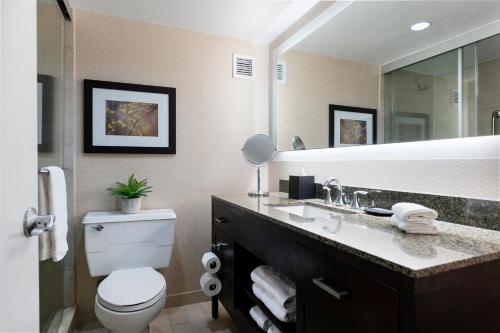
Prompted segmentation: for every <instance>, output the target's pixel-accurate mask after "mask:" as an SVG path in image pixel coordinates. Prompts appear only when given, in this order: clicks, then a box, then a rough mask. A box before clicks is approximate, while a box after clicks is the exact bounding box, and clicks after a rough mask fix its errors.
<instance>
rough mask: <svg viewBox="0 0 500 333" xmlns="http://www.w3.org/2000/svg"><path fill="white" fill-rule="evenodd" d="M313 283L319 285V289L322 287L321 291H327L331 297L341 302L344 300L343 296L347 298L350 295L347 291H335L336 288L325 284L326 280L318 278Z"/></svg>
mask: <svg viewBox="0 0 500 333" xmlns="http://www.w3.org/2000/svg"><path fill="white" fill-rule="evenodd" d="M312 281H313V283H314V284H315V285H317V286H318V287H320V288H321V289H323V290H324V291H326V292H327V293H329V294H330V295H332V296H333V297H335V298H336V299H338V300H340V299H341V298H342V296H347V295H348V294H349V293H348V292H347V291H345V290H340V291H339V290H337V289H335V288H334V287H332V286H330V285H328V284H326V283H325V282H324V281H325V278H322V277H318V278H314V279H313V280H312Z"/></svg>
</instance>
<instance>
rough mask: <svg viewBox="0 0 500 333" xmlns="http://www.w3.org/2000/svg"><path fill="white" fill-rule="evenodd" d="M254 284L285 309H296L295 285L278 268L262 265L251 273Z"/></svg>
mask: <svg viewBox="0 0 500 333" xmlns="http://www.w3.org/2000/svg"><path fill="white" fill-rule="evenodd" d="M250 278H251V279H252V281H253V282H255V283H257V284H258V285H259V286H261V287H262V288H264V289H265V291H266V292H267V293H268V294H270V295H271V297H273V298H274V299H275V300H276V302H277V303H278V304H279V305H281V306H282V307H284V308H285V309H291V308H295V304H296V298H297V289H296V287H295V283H294V282H293V281H292V280H290V279H289V278H288V277H286V276H285V275H284V274H283V273H281V272H280V271H278V270H277V269H276V268H274V267H272V266H269V265H262V266H258V267H257V268H255V269H254V270H253V271H252V273H250Z"/></svg>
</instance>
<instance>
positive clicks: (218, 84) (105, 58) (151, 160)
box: [75, 11, 269, 323]
mask: <svg viewBox="0 0 500 333" xmlns="http://www.w3.org/2000/svg"><path fill="white" fill-rule="evenodd" d="M75 24H76V117H75V131H76V136H75V139H76V141H75V148H76V160H75V191H76V193H75V195H76V197H75V204H76V217H77V221H80V220H81V219H82V217H83V216H84V215H85V214H86V213H87V212H90V211H106V210H114V209H116V208H117V201H116V200H115V199H113V198H112V197H110V195H109V193H108V192H107V191H106V188H108V187H109V186H110V185H112V184H113V182H115V181H120V180H124V179H125V178H126V177H127V176H128V175H129V173H131V172H135V173H136V176H137V177H139V178H149V180H150V183H151V185H152V186H153V193H152V194H151V195H150V196H149V197H148V198H146V199H145V200H143V206H144V208H145V209H148V208H173V209H174V210H175V212H176V213H177V217H178V218H177V222H176V234H175V246H174V251H173V257H172V261H171V263H170V267H168V268H166V269H163V270H161V272H162V273H163V274H164V276H165V277H166V280H167V286H168V289H167V294H168V297H167V305H168V304H169V302H172V301H175V300H176V299H177V300H179V299H188V301H190V300H194V299H196V296H197V295H198V297H199V295H200V293H199V292H198V291H199V289H200V286H199V277H200V275H201V274H202V266H201V263H200V258H201V255H202V253H203V252H204V251H206V250H207V248H208V245H209V243H210V228H211V223H210V195H211V194H224V193H235V192H246V191H247V190H249V189H250V188H252V187H253V185H254V184H253V183H252V182H253V181H254V179H255V177H254V172H255V170H254V168H252V167H251V166H249V165H248V164H247V163H246V162H245V161H244V160H243V158H242V156H241V151H240V149H241V147H242V145H243V143H244V141H245V139H246V138H248V137H249V136H251V135H252V134H255V133H266V132H267V130H268V105H267V101H268V78H267V70H268V52H269V51H268V47H267V46H265V45H262V44H255V43H251V42H247V41H242V40H237V39H231V38H226V37H220V36H215V35H210V34H205V33H199V32H192V31H187V30H182V29H177V28H169V27H165V26H161V25H157V24H151V23H144V22H139V21H134V20H129V19H123V18H117V17H111V16H105V15H99V14H93V13H89V12H83V11H76V17H75ZM233 52H235V53H242V54H248V55H252V56H255V58H256V66H257V67H256V75H257V78H256V80H255V81H252V80H236V79H233V78H232V67H231V66H232V53H233ZM83 79H96V80H106V81H117V82H128V83H137V84H150V85H159V86H167V87H175V88H176V89H177V154H176V155H140V154H138V155H133V154H132V155H119V154H84V153H83V152H82V148H83V142H82V138H83V133H82V130H83V98H82V93H83V84H82V81H83ZM76 239H77V249H76V251H77V253H76V302H77V311H78V317H79V319H80V320H79V321H80V323H85V322H90V321H93V320H95V319H96V318H95V316H94V297H95V295H96V284H97V282H98V278H91V277H90V275H89V271H88V268H87V262H86V259H85V253H84V244H83V241H82V227H81V225H79V224H77V234H76ZM176 295H177V296H176ZM170 304H171V303H170Z"/></svg>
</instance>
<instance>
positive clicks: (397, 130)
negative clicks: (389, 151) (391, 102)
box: [393, 112, 430, 142]
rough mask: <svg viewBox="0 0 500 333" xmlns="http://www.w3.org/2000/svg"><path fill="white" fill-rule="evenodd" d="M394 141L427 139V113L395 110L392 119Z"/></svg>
mask: <svg viewBox="0 0 500 333" xmlns="http://www.w3.org/2000/svg"><path fill="white" fill-rule="evenodd" d="M393 126H394V127H393V133H394V134H393V136H394V140H396V141H395V142H414V141H425V140H429V137H430V121H429V115H428V114H425V113H415V112H396V113H395V114H394V121H393Z"/></svg>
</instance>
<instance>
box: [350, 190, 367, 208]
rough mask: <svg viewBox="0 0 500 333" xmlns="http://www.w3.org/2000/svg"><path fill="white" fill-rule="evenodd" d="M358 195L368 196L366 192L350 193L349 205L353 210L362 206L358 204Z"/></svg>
mask: <svg viewBox="0 0 500 333" xmlns="http://www.w3.org/2000/svg"><path fill="white" fill-rule="evenodd" d="M360 195H366V196H367V195H368V192H366V191H354V192H353V193H352V203H351V208H354V209H361V208H363V206H361V204H360V203H359V196H360Z"/></svg>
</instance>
